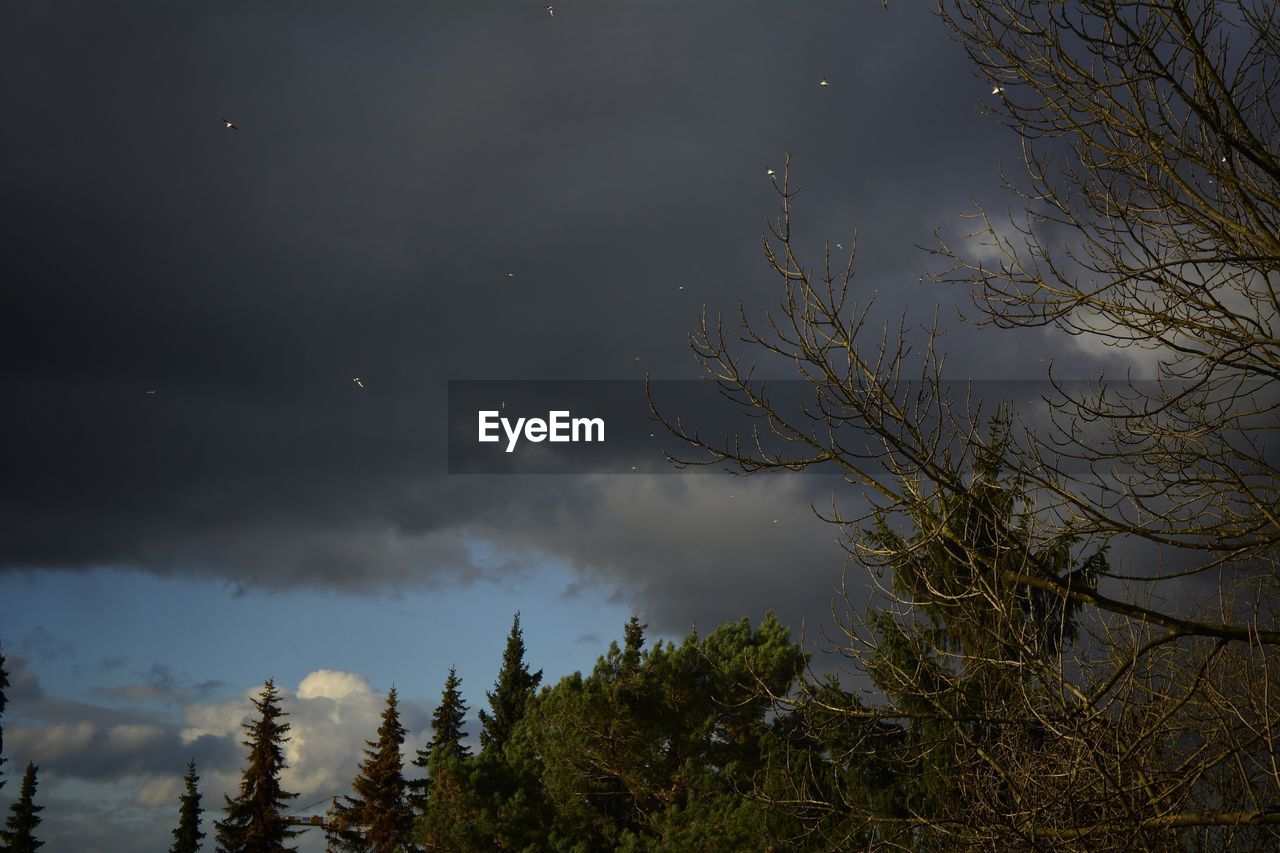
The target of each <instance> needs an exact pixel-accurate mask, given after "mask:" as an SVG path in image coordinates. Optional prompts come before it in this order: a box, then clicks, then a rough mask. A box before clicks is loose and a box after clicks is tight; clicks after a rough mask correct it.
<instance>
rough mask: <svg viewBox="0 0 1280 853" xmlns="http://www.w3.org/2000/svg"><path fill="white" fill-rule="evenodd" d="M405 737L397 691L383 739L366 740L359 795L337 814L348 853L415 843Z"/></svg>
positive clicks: (381, 852) (385, 716)
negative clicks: (405, 769)
mask: <svg viewBox="0 0 1280 853" xmlns="http://www.w3.org/2000/svg"><path fill="white" fill-rule="evenodd" d="M405 733H406V732H405V728H404V726H402V725H400V712H399V710H398V708H397V706H396V690H395V688H394V687H393V688H391V691H390V692H389V693H387V707H386V710H384V711H383V712H382V724H381V725H380V726H379V727H378V739H377V740H376V741H366V744H367V747H366V749H365V751H364V754H365V760H364V761H363V762H362V763H361V764H360V773H359V775H358V776H356V778H355V781H354V782H353V783H352V784H351V787H352V789H353V790H354V792H355V795H356V796H354V797H346V798H345V800H346V804H345V805H342V806H339V807H338V809H337V815H336V816H337V818H338V820H339V821H340V822H341V824H343V825H344V827H345V828H344V829H342V830H341V841H342V844H343V846H344V847H345V848H346V849H348V850H358V851H362V853H363V851H376V853H394V851H397V850H401V849H408V848H409V846H410V844H411V843H412V840H413V815H412V813H411V812H410V811H409V804H408V802H407V801H406V799H405V780H404V775H403V774H402V772H401V758H400V749H401V747H402V746H403V745H404V736H405Z"/></svg>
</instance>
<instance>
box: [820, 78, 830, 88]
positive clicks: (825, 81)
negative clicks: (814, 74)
mask: <svg viewBox="0 0 1280 853" xmlns="http://www.w3.org/2000/svg"><path fill="white" fill-rule="evenodd" d="M818 85H819V86H821V87H822V88H824V89H825V88H827V87H828V86H830V85H831V84H830V83H828V82H827V78H826V77H823V78H822V79H821V80H819V81H818Z"/></svg>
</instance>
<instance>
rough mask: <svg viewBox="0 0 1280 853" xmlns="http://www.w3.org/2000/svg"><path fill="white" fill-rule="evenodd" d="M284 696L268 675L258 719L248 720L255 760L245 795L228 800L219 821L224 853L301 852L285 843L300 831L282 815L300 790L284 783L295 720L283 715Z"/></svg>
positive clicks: (244, 780)
mask: <svg viewBox="0 0 1280 853" xmlns="http://www.w3.org/2000/svg"><path fill="white" fill-rule="evenodd" d="M279 700H280V694H279V691H277V690H276V686H275V683H274V682H273V681H272V680H270V679H268V680H267V682H266V684H264V685H263V688H262V693H261V694H260V695H259V697H258V698H257V699H254V700H253V705H254V707H255V708H256V709H257V711H258V719H257V720H255V721H253V722H249V723H245V724H244V729H245V731H247V732H248V738H247V739H246V740H245V741H244V745H245V746H247V747H248V748H249V764H248V766H247V767H246V768H245V769H244V774H243V777H242V779H241V782H240V794H239V795H238V796H237V797H236V798H235V799H232V798H231V797H227V798H226V806H225V810H226V815H227V816H226V818H225V819H224V820H221V821H218V823H217V827H218V851H219V853H274V852H275V851H282V850H296V849H297V848H294V847H285V846H284V844H285V842H286V841H288V840H289V839H291V838H293V837H294V836H296V835H297V834H298V831H297V830H291V829H289V827H288V824H286V823H285V822H284V818H283V816H282V815H281V813H280V810H281V808H282V807H283V806H284V805H285V803H286V802H287V801H289V800H291V799H293V798H294V797H296V796H298V795H297V794H292V793H289V792H287V791H285V790H284V789H283V788H281V787H280V771H281V770H283V769H284V766H285V763H284V750H283V746H284V743H285V742H286V741H287V740H288V737H287V734H288V731H289V724H288V723H285V722H282V721H281V720H280V717H285V716H288V714H286V713H285V712H284V711H282V710H280V704H279Z"/></svg>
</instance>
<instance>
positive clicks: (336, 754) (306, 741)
mask: <svg viewBox="0 0 1280 853" xmlns="http://www.w3.org/2000/svg"><path fill="white" fill-rule="evenodd" d="M277 688H278V689H279V692H280V705H281V708H282V709H283V710H284V711H285V713H286V714H288V716H287V717H285V718H284V721H285V722H287V723H288V724H289V733H288V736H289V740H288V742H287V743H286V744H285V747H284V755H285V763H286V767H285V770H284V772H283V773H282V774H281V784H282V785H283V786H284V787H285V789H286V790H289V791H295V792H297V793H298V794H299V795H300V798H299V802H302V803H305V802H310V801H312V800H316V799H319V798H322V797H325V796H334V795H341V794H344V793H347V791H348V790H349V787H350V784H351V780H352V779H353V778H354V777H355V774H356V769H357V765H358V763H359V761H360V759H361V758H362V757H363V754H364V752H363V751H364V745H365V742H366V741H368V740H372V739H373V738H374V736H375V735H376V733H377V730H378V723H379V721H380V719H381V715H382V711H383V708H384V707H385V703H386V694H385V693H381V692H378V691H376V690H374V689H373V687H372V685H370V683H369V680H368V679H367V678H365V677H364V676H363V675H360V674H359V673H353V672H340V671H337V670H331V669H318V670H315V671H314V672H311V673H310V674H308V675H307V676H306V677H305V678H303V679H302V681H301V682H300V683H299V684H298V687H297V689H296V690H293V689H290V688H287V687H284V686H281V685H277ZM261 689H262V688H261V687H255V688H252V689H250V690H247V691H245V693H244V694H242V695H241V696H240V697H237V698H235V699H229V700H226V701H223V702H216V703H207V704H197V705H191V706H188V707H187V708H186V709H185V711H184V714H183V716H184V719H185V722H186V726H185V727H184V728H183V729H182V738H183V740H184V742H188V743H190V742H193V741H195V740H196V739H197V738H200V737H218V738H235V739H237V740H238V739H241V738H242V737H243V729H242V725H243V724H244V723H245V722H247V721H249V720H251V719H252V718H253V715H254V707H253V704H252V699H253V698H255V697H257V696H258V694H259V693H260V692H261ZM241 752H243V750H241ZM406 752H409V750H408V749H406ZM241 766H243V758H242V759H241V764H240V765H238V766H236V767H225V768H218V769H217V771H215V772H214V773H213V774H212V777H213V778H211V779H210V780H209V781H210V782H211V783H212V784H211V787H212V788H221V789H223V790H226V791H228V792H230V791H233V790H234V789H235V787H236V786H237V785H238V784H239V777H240V768H241Z"/></svg>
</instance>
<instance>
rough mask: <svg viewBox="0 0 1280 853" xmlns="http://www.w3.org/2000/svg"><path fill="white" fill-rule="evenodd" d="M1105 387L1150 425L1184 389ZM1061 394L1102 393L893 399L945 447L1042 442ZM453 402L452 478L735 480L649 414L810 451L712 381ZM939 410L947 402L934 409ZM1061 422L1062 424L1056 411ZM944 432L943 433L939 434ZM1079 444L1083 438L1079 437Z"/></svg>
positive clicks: (817, 406) (495, 393) (461, 388)
mask: <svg viewBox="0 0 1280 853" xmlns="http://www.w3.org/2000/svg"><path fill="white" fill-rule="evenodd" d="M753 387H754V389H755V390H757V391H760V392H761V393H763V394H764V395H765V396H766V397H767V398H768V401H769V404H770V406H771V408H772V409H773V410H774V411H775V412H778V413H779V414H780V415H781V416H783V417H784V418H786V419H787V420H788V421H789V422H790V423H791V424H792V425H795V426H799V427H800V428H801V429H804V430H812V431H816V434H817V437H818V439H819V440H820V441H822V442H826V441H829V440H830V438H831V436H832V435H834V437H835V438H836V439H837V440H838V442H839V445H840V447H841V448H842V450H843V451H844V452H846V453H849V454H852V455H864V454H869V455H875V454H878V453H882V452H883V451H884V442H883V440H882V438H881V437H880V436H877V434H876V431H875V430H871V429H868V428H867V427H866V424H865V421H861V422H860V421H859V420H858V419H856V418H851V417H847V415H848V408H847V407H842V406H841V405H840V403H839V401H838V400H837V399H833V398H832V397H831V396H829V395H824V396H822V397H820V396H819V395H818V394H817V393H816V391H815V386H814V385H813V384H811V383H809V382H804V381H798V380H790V381H784V380H777V381H766V382H757V383H753ZM1108 387H1109V392H1108V393H1109V394H1112V395H1113V400H1119V399H1122V398H1124V399H1128V400H1129V402H1130V404H1132V405H1137V406H1139V407H1142V408H1145V409H1148V410H1150V411H1152V412H1153V414H1152V417H1156V418H1159V417H1163V415H1162V414H1160V412H1159V409H1160V404H1161V403H1162V402H1167V401H1168V400H1169V399H1170V398H1171V396H1172V395H1176V394H1177V393H1178V392H1179V390H1185V389H1179V388H1175V387H1173V386H1172V385H1170V384H1167V383H1166V384H1165V385H1163V386H1162V385H1159V384H1157V383H1155V382H1134V383H1109V386H1108ZM1064 393H1065V394H1067V395H1070V396H1072V397H1077V398H1083V399H1088V398H1090V397H1093V396H1095V395H1096V393H1097V384H1096V383H1095V382H1093V381H1073V382H1061V383H1058V384H1057V385H1056V386H1055V385H1053V384H1051V383H1049V382H1047V381H1040V380H1007V381H1005V380H981V381H964V380H955V381H946V382H942V383H934V384H933V385H931V386H930V385H924V384H921V383H906V382H904V383H902V384H901V385H900V386H899V388H898V393H897V394H896V395H895V400H897V401H901V402H902V404H903V407H904V408H910V407H911V406H913V405H914V406H916V408H915V410H914V411H913V413H912V415H911V420H912V421H913V423H914V424H915V425H916V426H917V427H919V428H920V429H921V430H922V431H925V432H928V431H931V430H937V432H938V434H940V435H942V436H944V437H945V438H946V439H958V438H959V437H960V436H961V435H962V434H963V431H964V429H963V428H957V425H967V427H968V428H970V429H975V428H976V429H985V428H986V425H987V424H988V422H989V419H990V418H991V416H992V415H994V414H995V413H996V411H997V410H998V409H999V408H1001V407H1004V408H1005V409H1007V411H1009V412H1010V413H1011V414H1012V415H1013V416H1014V417H1015V418H1016V419H1017V420H1018V421H1019V422H1021V423H1022V424H1023V425H1024V426H1027V427H1030V428H1032V429H1034V430H1035V431H1036V432H1037V433H1039V434H1042V435H1044V436H1047V435H1048V434H1049V433H1050V432H1051V430H1052V424H1051V421H1050V405H1049V403H1048V402H1046V401H1048V400H1059V401H1061V400H1062V399H1063V394H1064ZM1114 395H1121V396H1114ZM448 396H449V405H448V470H449V473H450V474H584V473H615V474H632V473H644V474H653V473H667V472H675V471H680V470H686V471H687V470H701V471H717V470H718V471H725V470H738V469H737V468H736V467H735V466H732V465H731V464H730V463H728V462H718V463H714V464H711V465H709V466H705V465H703V466H696V467H693V468H684V469H682V468H681V467H680V466H678V465H676V464H673V462H672V461H671V460H670V459H669V458H668V454H669V455H670V456H673V457H676V458H677V459H680V460H686V461H690V462H695V463H707V462H708V461H710V460H709V456H708V454H707V452H706V451H705V450H702V449H699V448H697V447H694V446H692V445H691V444H690V443H688V442H687V441H684V440H683V439H681V438H680V437H679V436H677V435H675V434H673V431H672V430H671V429H669V428H668V426H664V424H663V423H662V422H661V421H660V419H659V418H658V417H656V416H655V413H654V412H655V410H656V412H657V413H658V414H660V415H661V416H662V418H663V419H665V420H666V421H667V422H668V424H669V425H672V426H677V427H682V428H683V429H684V430H685V431H686V432H687V433H689V434H695V433H696V434H697V435H698V436H699V437H700V438H701V439H702V440H704V441H706V442H708V443H709V444H712V445H714V446H717V447H732V446H733V445H734V443H735V442H740V443H741V446H742V447H743V448H744V449H750V450H752V451H753V452H763V453H765V454H768V455H771V456H774V457H775V458H782V459H786V460H796V461H798V460H801V459H803V458H805V457H807V456H810V455H812V453H813V450H812V448H811V447H808V446H806V445H805V443H804V442H803V441H795V440H791V441H788V440H785V439H784V438H783V437H782V436H780V435H778V434H777V433H776V432H775V431H774V430H773V429H772V428H771V424H770V421H769V419H767V418H765V417H762V416H761V413H760V411H759V410H757V409H755V408H753V407H751V406H744V405H743V404H742V402H741V401H740V400H735V399H733V398H732V396H731V395H729V394H727V393H726V392H725V390H724V389H722V388H721V387H720V386H718V385H717V384H716V383H715V382H712V381H710V380H685V381H681V380H655V381H653V382H651V383H650V385H649V386H648V387H647V388H646V385H645V383H644V382H643V381H640V380H633V381H625V380H618V381H588V380H573V381H551V380H541V381H530V380H454V381H450V382H449V395H448ZM650 400H652V403H653V406H654V408H653V409H651V407H650ZM939 400H942V401H945V404H943V405H939V404H938V401H939ZM921 401H923V402H921ZM1259 402H1261V401H1259V400H1258V399H1257V398H1256V397H1255V398H1254V399H1253V403H1254V404H1255V405H1256V404H1257V403H1259ZM1058 420H1059V423H1060V425H1061V423H1062V420H1063V415H1062V413H1061V412H1059V413H1058ZM1068 420H1075V419H1072V418H1068ZM1083 420H1084V419H1081V421H1082V424H1081V426H1080V429H1081V430H1086V431H1087V430H1090V429H1092V430H1097V431H1098V433H1097V435H1098V440H1099V441H1100V442H1102V441H1106V440H1107V439H1106V438H1105V437H1104V432H1105V430H1106V427H1107V425H1106V424H1105V423H1102V422H1099V421H1097V420H1093V421H1092V422H1091V423H1088V422H1083ZM944 423H947V424H948V425H946V426H940V425H941V424H944ZM1254 426H1255V427H1256V426H1257V425H1256V424H1254ZM829 428H830V429H832V430H833V432H832V434H831V435H828V434H827V432H826V431H827V430H828V429H829ZM1086 434H1087V432H1079V433H1077V435H1076V437H1077V438H1080V437H1082V436H1084V435H1086ZM793 438H794V436H793ZM1255 438H1256V436H1255ZM944 443H945V441H944ZM935 449H937V450H941V449H942V448H941V446H935ZM1274 453H1275V449H1274V448H1271V449H1270V450H1269V451H1267V455H1268V456H1270V455H1274ZM1075 464H1082V463H1076V462H1073V461H1072V460H1065V461H1064V468H1069V467H1073V466H1074V465H1075ZM803 470H804V472H805V473H811V474H828V475H831V474H839V473H840V469H839V468H838V467H837V466H835V465H833V464H831V463H824V464H820V465H813V466H808V467H805V468H804V469H803Z"/></svg>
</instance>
